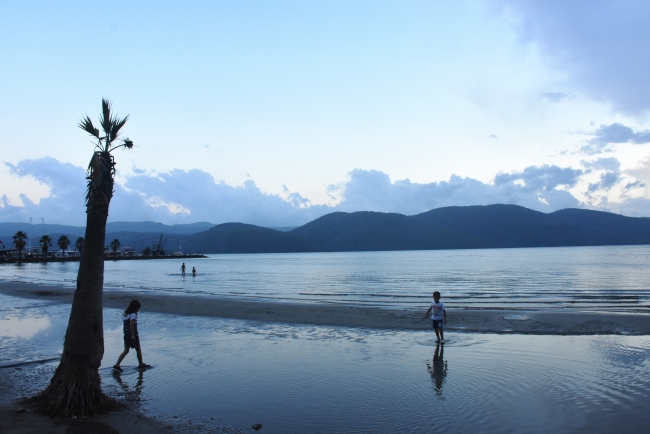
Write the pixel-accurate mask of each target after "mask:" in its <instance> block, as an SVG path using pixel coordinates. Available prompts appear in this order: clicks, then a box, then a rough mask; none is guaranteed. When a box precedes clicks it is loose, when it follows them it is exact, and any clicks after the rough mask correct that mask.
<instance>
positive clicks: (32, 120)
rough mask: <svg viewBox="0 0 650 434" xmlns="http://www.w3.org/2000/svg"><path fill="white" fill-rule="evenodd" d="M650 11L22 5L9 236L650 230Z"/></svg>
mask: <svg viewBox="0 0 650 434" xmlns="http://www.w3.org/2000/svg"><path fill="white" fill-rule="evenodd" d="M648 22H650V2H647V1H631V0H630V1H626V0H621V1H617V0H610V1H600V0H594V1H590V2H566V1H559V0H527V1H519V0H476V1H464V0H455V1H451V0H449V1H445V0H441V1H435V2H432V1H400V2H396V1H381V0H372V1H370V0H369V1H355V0H347V1H322V2H319V1H314V2H304V1H266V2H259V1H245V0H244V1H237V2H230V1H188V2H165V1H156V2H153V1H151V2H148V1H141V2H126V1H114V2H111V4H110V7H106V4H103V3H96V2H81V1H79V2H76V1H61V2H56V3H53V2H44V1H29V0H25V1H20V2H17V1H6V2H2V3H1V4H0V56H1V59H2V60H1V61H0V82H1V83H2V85H1V86H0V149H1V152H0V222H19V221H28V220H29V218H30V217H31V218H33V219H35V220H34V221H36V222H40V221H41V219H45V221H46V222H49V223H60V224H74V225H83V224H84V222H85V208H84V192H85V170H86V167H87V165H88V162H89V160H90V157H91V155H92V152H93V146H94V145H93V141H92V140H91V138H90V137H89V136H88V135H87V134H86V133H85V132H84V131H82V130H81V129H79V128H78V126H77V124H78V122H79V120H80V119H81V118H82V117H84V116H85V115H88V116H90V117H91V118H92V119H97V118H98V116H99V113H100V110H101V99H102V98H108V99H109V100H111V101H112V103H113V109H114V110H115V111H116V112H118V113H120V114H122V115H126V114H129V121H128V123H127V124H126V126H125V127H124V128H123V129H122V135H123V137H125V138H126V137H128V138H130V139H131V140H133V142H134V143H135V145H136V147H135V148H134V149H132V150H130V151H126V150H125V151H117V152H116V154H115V158H116V162H117V176H116V182H117V183H116V187H115V196H114V198H113V201H112V202H111V210H110V214H109V221H142V220H152V221H159V222H163V223H166V224H177V223H191V222H197V221H209V222H212V223H223V222H229V221H239V222H244V223H252V224H258V225H263V226H296V225H301V224H304V223H306V222H308V221H310V220H313V219H314V218H317V217H319V216H321V215H324V214H326V213H329V212H333V211H345V212H354V211H381V212H397V213H403V214H408V215H411V214H417V213H420V212H424V211H428V210H430V209H433V208H437V207H441V206H466V205H486V204H491V203H507V204H517V205H521V206H525V207H528V208H531V209H535V210H539V211H542V212H552V211H555V210H558V209H563V208H568V207H574V208H586V209H594V210H600V211H608V212H614V213H620V214H624V215H628V216H638V217H650V81H649V80H648V77H647V71H648V70H650V44H648V43H647V41H649V40H650V26H648V25H647V23H648Z"/></svg>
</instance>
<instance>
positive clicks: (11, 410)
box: [0, 369, 176, 434]
mask: <svg viewBox="0 0 650 434" xmlns="http://www.w3.org/2000/svg"><path fill="white" fill-rule="evenodd" d="M15 396H16V391H15V382H14V380H13V379H12V378H11V375H10V373H9V370H7V369H0V432H1V433H7V434H8V433H12V434H33V433H53V434H58V433H61V434H65V433H68V434H69V433H97V434H115V433H124V434H130V433H134V434H135V433H142V434H156V433H163V432H169V433H172V432H175V431H176V430H175V428H174V426H172V425H168V424H165V423H162V422H159V421H156V420H154V419H151V418H148V417H145V416H143V415H141V414H139V413H136V412H133V411H129V410H123V411H120V412H115V413H111V414H107V415H104V416H101V417H92V418H85V419H83V420H81V419H80V420H72V419H51V418H49V417H46V416H40V415H38V414H34V413H33V412H32V411H30V409H29V408H26V407H24V406H22V405H20V404H19V403H17V402H15V401H14V399H15Z"/></svg>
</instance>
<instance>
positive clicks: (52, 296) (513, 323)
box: [0, 282, 650, 335]
mask: <svg viewBox="0 0 650 434" xmlns="http://www.w3.org/2000/svg"><path fill="white" fill-rule="evenodd" d="M73 291H74V290H73V289H72V288H65V287H54V286H45V285H37V284H25V283H13V282H3V283H0V293H2V294H6V295H11V296H17V297H25V298H31V299H40V300H48V301H55V302H60V303H71V301H72V297H73ZM134 298H136V299H138V300H139V301H140V302H141V303H142V311H143V312H158V313H168V314H175V315H194V316H204V317H218V318H234V319H245V320H257V321H268V322H283V323H297V324H313V325H328V326H331V325H334V326H345V327H368V328H379V329H395V330H424V329H428V328H429V327H430V321H429V320H426V319H423V318H422V316H423V314H424V312H425V311H426V308H427V306H423V307H422V309H419V310H404V309H402V310H398V309H384V308H374V307H358V306H344V305H332V304H288V303H263V302H257V301H241V300H230V299H222V298H217V297H188V296H175V295H164V294H152V293H147V292H140V293H138V292H132V291H129V292H126V291H114V290H111V291H105V293H104V306H105V307H112V308H118V309H124V308H125V307H126V306H127V305H128V303H129V302H130V301H131V300H132V299H134ZM448 320H449V321H448V324H447V327H446V330H452V331H464V332H483V333H521V334H546V335H548V334H559V335H586V334H630V335H647V334H650V314H640V313H630V314H628V313H603V312H583V311H579V310H572V309H562V310H557V311H549V310H544V311H520V310H518V311H508V310H459V309H458V310H456V309H449V310H448Z"/></svg>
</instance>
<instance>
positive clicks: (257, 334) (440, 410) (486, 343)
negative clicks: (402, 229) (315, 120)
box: [0, 246, 650, 434]
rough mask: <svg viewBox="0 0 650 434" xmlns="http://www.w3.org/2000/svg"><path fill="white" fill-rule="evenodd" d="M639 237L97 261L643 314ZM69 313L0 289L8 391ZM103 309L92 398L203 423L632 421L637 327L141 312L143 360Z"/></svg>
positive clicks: (375, 301)
mask: <svg viewBox="0 0 650 434" xmlns="http://www.w3.org/2000/svg"><path fill="white" fill-rule="evenodd" d="M649 252H650V247H647V246H634V247H572V248H547V249H500V250H464V251H461V250H458V251H417V252H363V253H308V254H286V255H282V254H274V255H215V256H211V257H210V258H205V259H191V260H187V261H185V263H186V266H187V267H188V269H189V270H191V269H192V267H196V269H197V271H198V274H197V276H196V277H192V276H191V274H187V275H186V276H185V277H183V276H181V275H180V266H181V264H182V262H184V260H183V259H182V258H181V259H179V260H175V259H174V260H152V261H115V262H106V290H107V291H111V290H115V289H120V290H133V291H160V292H165V293H177V294H183V295H188V294H190V295H192V294H194V295H199V296H203V297H206V296H219V297H229V298H237V299H254V300H267V301H268V302H270V303H283V302H291V303H341V304H345V303H349V304H355V305H372V306H391V307H396V306H401V307H422V306H425V307H426V305H427V304H428V302H429V300H430V298H431V296H430V293H431V291H432V290H439V291H441V292H442V293H443V300H444V301H445V303H447V304H449V305H454V306H456V307H458V308H467V309H485V308H493V307H507V308H516V309H565V308H572V307H578V308H580V309H583V310H584V309H586V310H598V311H620V312H647V311H648V298H649V295H650V279H649V277H648V274H649V273H648V271H647V268H648V267H647V264H648V259H649V256H648V254H649ZM77 267H78V263H75V262H70V263H50V264H23V265H20V266H19V265H14V264H11V265H8V266H7V265H3V266H1V267H0V280H3V281H22V282H37V283H42V284H56V285H60V284H63V285H69V286H73V285H74V281H75V276H76V269H77ZM69 313H70V306H69V305H65V304H58V303H56V302H54V301H50V300H32V299H22V298H17V297H10V296H6V295H0V370H2V371H3V372H6V373H8V374H9V375H10V377H12V378H14V379H15V380H16V384H17V390H16V391H15V393H16V395H17V396H30V395H32V394H34V393H35V392H37V391H38V390H42V389H43V388H44V387H45V386H46V385H47V382H48V380H49V378H51V376H52V374H53V372H54V369H55V368H56V366H57V364H58V361H57V360H58V357H60V354H61V350H62V343H63V337H64V335H65V329H66V326H67V321H68V317H69ZM121 314H122V312H121V310H120V309H108V308H107V309H105V312H104V321H105V323H104V338H105V354H104V360H103V363H102V367H101V368H100V374H101V377H102V386H103V389H104V391H105V392H106V393H108V394H109V395H111V396H115V397H117V398H120V399H123V400H124V401H125V402H127V403H128V405H129V406H131V407H132V408H133V409H134V410H137V411H140V412H142V413H143V414H145V415H147V416H149V417H152V418H156V419H157V420H160V421H162V422H163V423H165V424H170V425H173V426H177V427H179V426H180V427H181V428H186V429H187V431H191V432H202V433H222V434H223V433H231V434H232V433H247V432H253V430H252V426H253V425H255V424H261V425H262V428H261V430H260V431H259V432H266V433H414V432H422V433H438V432H446V433H467V432H480V433H521V432H534V433H545V432H552V433H573V432H576V433H578V432H589V433H609V432H644V431H646V430H647V426H648V423H649V422H650V416H649V415H648V411H647V408H648V407H649V406H650V336H630V335H600V336H599V335H588V336H557V335H549V336H544V335H517V334H504V335H501V334H489V333H485V334H482V333H462V332H451V331H449V332H447V333H445V341H446V342H445V343H444V344H437V343H436V342H435V340H434V337H433V333H432V332H431V330H422V331H418V330H409V331H404V330H378V329H364V328H349V327H336V326H314V325H301V324H282V323H265V322H260V321H253V320H237V319H223V318H205V317H192V316H182V315H171V314H158V313H151V312H143V313H142V314H141V315H140V318H139V320H138V324H139V331H140V340H141V344H142V351H143V355H144V361H145V362H146V363H149V364H152V365H153V368H151V369H149V370H147V371H145V372H139V371H138V370H136V364H137V361H136V357H135V354H133V353H134V352H133V351H132V352H131V353H130V354H129V355H127V357H126V359H125V360H124V362H123V364H122V367H123V368H124V372H123V373H122V374H116V373H114V372H113V371H112V370H111V366H112V365H113V363H115V360H116V359H117V357H118V355H119V354H120V352H121V351H122V348H123V347H122V345H123V344H122V330H121Z"/></svg>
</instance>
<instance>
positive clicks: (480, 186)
mask: <svg viewBox="0 0 650 434" xmlns="http://www.w3.org/2000/svg"><path fill="white" fill-rule="evenodd" d="M557 169H559V170H556V166H550V167H549V166H542V167H541V168H538V167H532V168H527V169H526V170H524V172H522V173H518V174H514V175H512V176H511V175H509V174H500V175H497V178H498V181H497V180H496V179H495V183H494V184H486V183H483V182H481V181H478V180H476V179H472V178H463V177H460V176H456V175H452V176H451V178H450V179H449V181H440V182H432V183H428V184H420V183H413V182H411V181H409V180H408V179H406V180H402V181H395V182H391V180H390V177H389V176H388V175H387V174H385V173H383V172H379V171H376V170H368V171H366V170H360V169H355V170H353V171H352V172H351V173H350V179H349V181H348V182H346V183H345V184H343V185H341V186H339V187H338V188H339V189H341V190H342V193H341V197H342V198H343V200H342V201H341V203H340V204H339V205H338V206H337V207H336V210H340V211H361V210H368V211H383V212H399V213H403V214H417V213H421V212H424V211H428V210H430V209H433V208H438V207H443V206H465V205H488V204H493V203H505V204H517V205H522V206H525V207H527V208H531V209H536V210H539V211H545V212H550V211H555V210H558V209H562V208H567V207H580V206H581V205H580V202H579V201H578V200H577V199H576V198H575V197H573V196H572V195H571V194H570V193H569V192H566V191H560V190H555V189H554V187H552V185H555V186H557V185H560V184H573V183H574V178H575V173H576V172H579V173H581V172H582V171H580V170H578V171H574V170H573V169H560V168H557ZM522 177H523V178H526V179H528V183H526V185H520V184H517V183H516V182H515V181H517V180H520V179H522ZM569 178H570V179H569Z"/></svg>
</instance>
